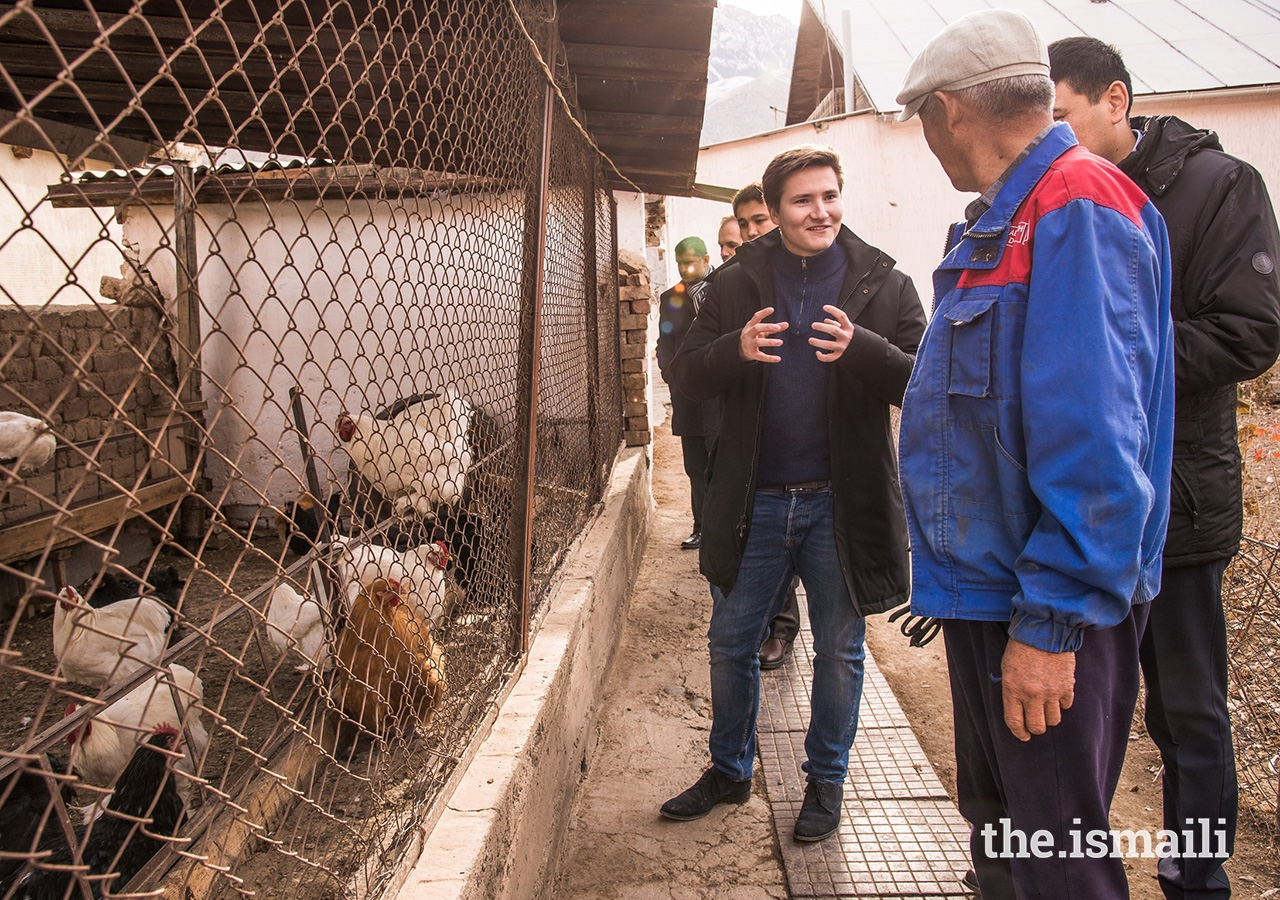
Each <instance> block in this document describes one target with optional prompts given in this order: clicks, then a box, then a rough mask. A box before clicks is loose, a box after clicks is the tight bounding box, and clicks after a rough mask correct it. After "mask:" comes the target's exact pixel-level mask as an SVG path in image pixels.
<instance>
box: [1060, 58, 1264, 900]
mask: <svg viewBox="0 0 1280 900" xmlns="http://www.w3.org/2000/svg"><path fill="white" fill-rule="evenodd" d="M1049 59H1050V63H1051V70H1052V71H1051V77H1052V78H1053V80H1054V82H1055V85H1056V90H1057V96H1056V100H1055V104H1054V117H1055V118H1059V119H1065V120H1066V121H1067V122H1068V123H1069V124H1070V125H1071V127H1072V129H1073V130H1074V131H1075V132H1076V137H1077V138H1078V139H1079V140H1080V143H1081V144H1083V145H1084V146H1085V147H1087V148H1088V149H1090V150H1092V151H1093V152H1094V153H1097V154H1098V155H1099V156H1103V157H1106V158H1107V159H1109V160H1111V161H1112V162H1114V163H1116V164H1117V165H1118V166H1119V167H1120V169H1121V171H1123V172H1124V173H1125V174H1126V175H1128V176H1129V177H1130V178H1132V179H1133V180H1134V182H1135V183H1136V184H1137V185H1138V186H1139V187H1141V188H1142V189H1143V190H1144V191H1145V192H1146V193H1147V196H1149V197H1150V198H1151V201H1152V203H1153V204H1155V207H1156V209H1158V210H1159V211H1160V214H1161V215H1163V216H1164V219H1165V223H1166V224H1167V225H1168V227H1169V244H1170V249H1171V250H1172V252H1173V298H1172V308H1173V319H1174V344H1175V352H1176V358H1175V362H1174V372H1175V383H1176V393H1177V413H1176V423H1175V426H1174V449H1173V454H1174V455H1173V485H1172V503H1171V509H1170V516H1169V532H1168V540H1167V542H1166V544H1165V550H1164V570H1163V574H1162V579H1161V590H1160V594H1159V595H1158V596H1157V597H1156V598H1155V599H1154V600H1153V601H1152V604H1151V617H1150V619H1149V620H1148V623H1147V631H1146V634H1145V636H1144V637H1143V642H1142V651H1141V661H1142V672H1143V676H1144V678H1145V679H1146V684H1147V704H1146V722H1147V730H1148V732H1149V733H1150V735H1151V738H1152V740H1153V741H1155V743H1156V746H1158V747H1159V748H1160V755H1161V758H1162V759H1163V761H1164V766H1165V770H1164V827H1165V828H1166V829H1168V830H1170V831H1173V832H1176V833H1178V834H1183V833H1186V832H1187V831H1188V830H1189V829H1193V828H1194V833H1195V836H1196V837H1197V838H1198V837H1199V836H1200V835H1202V834H1203V835H1205V836H1208V835H1209V834H1210V833H1212V834H1213V835H1214V837H1213V838H1212V839H1211V840H1210V841H1209V846H1200V842H1199V841H1198V840H1193V841H1192V844H1191V845H1189V846H1180V847H1179V848H1178V850H1179V851H1180V853H1179V855H1178V856H1173V857H1169V858H1167V859H1161V860H1160V864H1159V867H1158V873H1159V878H1160V886H1161V888H1162V889H1163V891H1164V894H1165V896H1166V897H1168V898H1170V900H1180V898H1184V897H1185V898H1191V897H1195V898H1198V900H1225V898H1227V897H1230V896H1231V887H1230V884H1229V883H1228V881H1227V875H1226V873H1225V872H1224V871H1223V868H1222V863H1223V862H1224V861H1225V859H1226V857H1225V856H1222V855H1220V854H1219V848H1220V846H1221V844H1220V842H1219V840H1218V838H1217V835H1218V834H1220V833H1223V832H1225V841H1224V842H1223V843H1225V847H1226V852H1227V855H1229V854H1230V853H1231V849H1232V845H1233V843H1234V839H1235V823H1236V809H1237V793H1236V771H1235V760H1234V756H1233V753H1232V748H1231V721H1230V717H1229V715H1228V710H1227V638H1226V622H1225V617H1224V615H1223V609H1222V575H1223V572H1224V571H1225V569H1226V565H1227V562H1228V561H1229V560H1230V559H1231V557H1232V556H1234V555H1235V553H1236V551H1237V550H1238V549H1239V546H1240V532H1241V521H1242V512H1241V503H1240V478H1241V467H1240V449H1239V445H1238V444H1237V437H1236V384H1237V383H1238V382H1241V381H1246V380H1248V379H1251V378H1256V377H1258V376H1259V375H1261V374H1263V373H1264V372H1266V371H1267V370H1268V369H1269V368H1270V367H1271V366H1272V364H1273V363H1274V362H1275V360H1276V354H1277V350H1278V349H1280V279H1278V277H1277V274H1276V271H1275V265H1276V257H1277V254H1280V234H1278V233H1277V228H1276V217H1275V211H1274V209H1273V207H1272V205H1271V199H1270V197H1268V195H1267V189H1266V185H1264V184H1263V181H1262V178H1261V176H1260V175H1259V174H1258V173H1257V171H1255V170H1254V169H1253V167H1252V166H1250V165H1248V164H1247V163H1244V162H1241V161H1240V160H1238V159H1235V158H1234V157H1231V156H1228V155H1227V154H1226V153H1223V152H1222V146H1221V144H1219V143H1218V138H1217V135H1215V134H1213V133H1212V132H1209V131H1201V130H1198V129H1196V128H1193V127H1191V126H1190V125H1188V124H1187V123H1186V122H1183V121H1182V120H1180V119H1177V118H1174V117H1173V116H1153V117H1151V118H1141V117H1134V118H1133V119H1130V118H1129V105H1130V98H1131V95H1132V85H1131V82H1130V78H1129V73H1128V71H1127V70H1126V69H1125V66H1124V62H1123V60H1122V59H1121V58H1120V55H1119V53H1117V52H1116V50H1115V49H1114V48H1112V47H1109V46H1108V45H1106V44H1104V43H1102V42H1101V41H1099V40H1096V39H1095V38H1087V37H1075V38H1066V39H1064V40H1061V41H1058V42H1056V43H1054V44H1051V45H1050V46H1049Z"/></svg>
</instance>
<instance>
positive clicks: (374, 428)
mask: <svg viewBox="0 0 1280 900" xmlns="http://www.w3.org/2000/svg"><path fill="white" fill-rule="evenodd" d="M548 13H549V10H548V9H544V8H543V7H542V6H541V5H540V4H539V3H537V2H534V0H526V2H524V3H521V4H516V3H501V2H493V3H467V2H456V0H455V2H450V0H429V2H423V3H417V4H383V3H380V2H377V0H351V2H340V3H334V4H326V5H323V6H316V5H314V4H308V3H303V2H299V0H279V2H276V3H272V4H268V5H260V4H257V3H251V2H247V0H236V2H213V0H198V2H193V0H172V2H169V0H166V2H163V3H154V4H146V5H142V4H130V3H127V2H119V3H109V4H108V3H90V4H83V3H81V4H78V5H77V4H73V3H71V2H67V0H52V2H47V3H45V2H42V3H39V4H36V3H32V2H27V0H20V2H17V3H9V4H2V5H0V46H2V47H3V54H0V410H3V411H0V611H2V613H3V618H2V619H0V621H2V622H3V624H4V625H5V631H4V637H3V643H2V644H0V685H3V693H4V696H5V697H6V698H7V699H8V703H7V705H6V707H5V710H4V713H3V715H0V897H5V898H7V897H24V896H28V895H33V896H66V897H90V896H99V895H102V894H104V893H106V892H110V893H113V894H115V895H119V894H121V893H127V894H131V895H138V894H142V893H144V892H147V891H155V890H160V891H162V892H163V896H166V897H200V898H207V897H224V896H225V897H229V896H234V895H237V894H239V895H246V896H254V895H257V896H282V895H283V894H285V893H288V894H289V895H290V896H303V897H309V898H319V897H360V898H365V897H377V896H386V895H388V894H391V893H393V892H394V890H395V888H396V887H397V886H398V884H399V879H400V878H401V877H402V876H403V874H404V872H405V866H406V863H407V862H412V860H413V859H414V858H416V855H417V854H418V852H419V851H420V850H421V847H422V840H423V835H424V833H425V832H427V831H429V828H430V825H431V823H432V821H434V819H433V815H434V814H438V804H436V800H437V798H439V797H440V796H441V794H442V792H443V791H444V790H445V789H446V787H447V785H448V782H449V779H450V777H451V776H452V775H453V773H454V772H455V771H456V770H458V768H459V766H460V765H461V763H462V762H463V761H464V760H465V759H466V757H467V754H468V753H469V751H470V748H471V747H472V746H473V743H474V739H475V737H476V735H477V733H478V731H480V730H481V729H482V727H483V725H484V722H485V719H486V717H487V716H489V715H491V714H492V711H493V709H494V701H495V698H496V697H497V696H498V694H499V692H500V691H501V689H502V687H503V685H504V684H505V683H506V682H507V681H508V680H509V678H510V676H511V674H512V672H513V671H514V668H515V666H516V664H517V661H518V658H519V654H520V653H521V652H522V649H523V648H524V647H525V645H526V642H527V638H528V629H529V624H528V623H529V621H530V619H531V618H536V616H537V615H538V613H539V609H540V606H541V605H545V601H546V598H547V596H548V595H549V593H550V590H551V588H552V586H553V584H554V579H555V577H556V572H557V569H558V566H559V564H560V563H561V561H562V560H563V559H564V556H565V553H566V550H567V549H568V548H569V547H570V545H571V544H572V542H573V540H574V538H575V537H576V536H577V535H578V534H579V533H580V532H581V531H582V529H583V527H584V525H585V523H586V522H587V520H588V517H589V516H590V514H591V512H592V510H593V508H594V507H595V506H596V504H597V503H598V502H599V500H600V499H601V496H602V493H603V490H604V486H605V484H606V482H607V478H608V473H609V471H610V468H611V466H612V462H613V459H614V456H615V454H616V452H617V449H618V446H619V443H620V441H621V439H622V426H623V420H622V416H621V413H622V394H621V387H620V374H619V369H620V366H619V361H618V352H619V351H618V339H619V338H618V334H619V332H618V327H619V320H618V294H617V264H616V257H617V250H616V235H615V220H616V213H615V210H614V206H613V202H612V199H611V195H610V193H609V191H608V190H607V189H606V181H605V178H604V175H603V172H602V170H601V165H600V159H599V157H598V155H597V154H596V153H595V152H594V151H593V149H592V148H591V147H590V145H589V143H588V141H587V139H586V138H585V136H584V134H583V133H582V131H581V129H580V128H579V127H578V125H577V123H576V121H575V120H574V119H573V118H571V117H570V116H569V114H568V113H567V112H566V109H565V106H564V105H563V104H562V103H560V102H558V98H557V97H556V96H555V94H553V93H552V91H551V90H550V89H549V87H548V82H547V79H546V77H545V70H544V68H543V65H542V59H544V58H545V59H547V60H548V64H549V65H551V66H552V67H553V68H555V67H556V62H557V54H556V53H555V52H554V47H555V35H554V32H555V29H554V24H553V22H552V21H551V20H550V18H549V15H548ZM559 70H560V71H562V70H563V66H559ZM568 86H569V85H568V83H567V82H565V83H564V87H563V88H562V90H567V88H568ZM570 95H571V94H570ZM40 891H44V892H45V893H39V892H40Z"/></svg>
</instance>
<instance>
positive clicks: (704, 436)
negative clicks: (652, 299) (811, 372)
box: [658, 237, 720, 550]
mask: <svg viewBox="0 0 1280 900" xmlns="http://www.w3.org/2000/svg"><path fill="white" fill-rule="evenodd" d="M676 266H677V267H678V268H679V271H680V281H678V282H677V283H676V285H675V286H674V287H672V288H670V289H669V290H666V291H664V292H663V293H662V296H661V298H659V299H660V304H661V305H660V306H659V308H658V370H659V371H660V372H661V373H662V380H663V381H665V382H667V384H669V385H671V433H672V434H674V435H676V436H677V437H679V438H680V445H681V448H682V449H683V451H684V472H685V474H686V475H687V476H689V501H690V506H692V507H693V531H692V533H690V535H689V536H688V537H687V538H685V539H684V540H683V541H682V542H681V543H680V548H681V549H682V550H697V549H698V547H700V546H701V545H702V497H703V495H704V493H705V492H706V486H707V481H706V472H707V457H708V452H709V449H710V446H711V443H712V442H713V441H714V440H715V438H716V435H717V434H719V433H720V403H719V401H718V400H714V399H713V400H694V399H693V398H692V397H690V396H688V395H687V394H685V393H683V392H682V391H681V390H680V389H679V388H677V387H676V386H675V385H674V384H671V379H670V377H668V375H667V367H668V366H669V365H670V364H671V360H672V359H674V358H675V355H676V351H677V350H679V349H680V342H681V341H683V340H684V336H685V335H686V334H688V332H689V326H690V325H692V324H693V319H694V317H695V316H696V315H697V314H698V308H699V307H700V306H701V305H702V298H703V295H704V293H705V291H706V287H707V285H706V281H705V279H706V277H707V273H708V272H709V271H710V270H711V256H710V255H709V254H708V253H707V245H706V244H705V243H703V241H702V238H700V237H687V238H685V239H684V240H682V241H681V242H680V243H678V244H676Z"/></svg>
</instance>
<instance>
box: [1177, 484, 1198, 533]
mask: <svg viewBox="0 0 1280 900" xmlns="http://www.w3.org/2000/svg"><path fill="white" fill-rule="evenodd" d="M1173 480H1174V481H1175V482H1176V483H1177V485H1178V487H1180V488H1182V496H1183V497H1185V498H1186V501H1187V509H1188V510H1189V511H1190V512H1191V530H1192V531H1199V530H1200V508H1199V507H1198V506H1196V498H1195V495H1194V494H1193V493H1191V486H1190V485H1189V484H1187V479H1186V477H1185V476H1183V474H1182V473H1181V472H1179V471H1178V470H1177V469H1174V470H1173Z"/></svg>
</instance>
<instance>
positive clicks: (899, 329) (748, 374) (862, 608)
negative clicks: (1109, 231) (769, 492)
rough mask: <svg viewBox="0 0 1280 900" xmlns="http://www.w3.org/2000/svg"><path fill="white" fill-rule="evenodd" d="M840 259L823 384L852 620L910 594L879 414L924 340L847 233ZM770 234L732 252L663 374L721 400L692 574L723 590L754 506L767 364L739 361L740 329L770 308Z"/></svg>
mask: <svg viewBox="0 0 1280 900" xmlns="http://www.w3.org/2000/svg"><path fill="white" fill-rule="evenodd" d="M837 240H838V241H839V242H840V245H841V246H842V247H843V248H844V250H845V252H846V253H847V254H848V256H849V271H848V275H847V276H846V277H845V280H844V284H843V285H842V286H841V288H840V307H841V308H842V309H843V310H844V311H845V314H846V315H848V316H849V318H850V320H852V321H853V323H854V332H853V339H852V340H851V341H850V342H849V346H848V348H847V349H846V350H845V352H844V353H843V354H842V355H841V357H840V359H839V360H837V361H836V362H835V363H832V371H831V374H830V375H829V377H828V379H827V422H828V426H829V432H830V441H831V487H832V492H833V494H834V497H835V520H836V547H837V550H838V553H839V557H840V568H841V570H842V571H843V572H844V579H845V584H846V585H847V586H848V589H849V595H850V597H852V598H853V603H854V606H855V607H856V609H857V610H858V612H859V614H860V615H864V616H865V615H868V614H870V613H875V612H883V611H884V610H886V609H890V608H892V607H894V606H897V605H899V604H901V603H904V602H905V601H906V600H907V598H908V595H909V592H910V585H911V578H910V564H909V556H908V544H907V525H906V518H905V515H904V513H903V508H902V494H901V492H900V490H899V487H898V465H897V456H896V454H895V452H894V436H893V430H892V427H891V425H890V421H889V407H890V406H891V405H893V406H900V405H901V404H902V394H903V392H904V391H905V390H906V387H907V380H908V379H909V378H910V376H911V367H912V365H914V363H915V352H916V347H918V346H919V344H920V338H921V335H923V334H924V328H925V316H924V309H923V308H922V307H921V305H920V298H919V297H918V296H917V295H916V290H915V287H914V285H912V283H911V279H910V278H908V277H907V276H906V275H904V274H903V273H901V272H899V271H897V270H896V269H895V268H894V267H893V266H894V262H893V260H892V259H890V258H889V257H888V256H887V255H885V254H884V253H882V252H881V251H879V250H877V249H876V248H875V247H872V246H870V245H869V244H867V243H865V242H864V241H863V240H862V239H861V238H859V237H858V236H857V235H855V234H854V233H853V232H852V231H850V230H849V229H848V228H843V227H842V228H841V229H840V234H839V236H838V238H837ZM781 242H782V236H781V232H780V231H779V230H774V231H772V232H770V233H769V234H766V235H764V236H762V237H759V238H757V239H756V240H754V241H751V242H750V243H748V244H744V245H743V246H741V247H739V248H738V252H737V254H736V255H735V256H734V257H733V259H731V260H730V261H729V263H728V264H727V265H725V266H723V267H722V268H720V269H718V270H717V271H716V272H715V273H714V275H713V276H712V278H711V290H710V292H709V293H708V296H707V298H706V301H705V303H704V304H703V306H702V311H701V312H700V313H699V314H698V317H697V319H696V320H695V321H694V323H693V327H692V328H690V330H689V334H688V335H687V336H686V337H685V340H684V343H683V344H682V345H681V347H680V350H679V352H677V354H676V358H675V359H674V360H673V361H672V363H671V367H670V370H671V374H672V376H673V378H674V381H675V383H676V385H677V386H678V387H679V388H680V389H681V390H683V391H684V392H685V393H686V394H689V395H690V396H691V397H696V398H700V399H710V398H711V397H716V396H719V397H721V399H722V410H721V411H722V420H721V426H720V438H719V440H718V441H717V442H716V444H715V446H714V449H713V450H712V454H711V463H710V465H709V466H708V478H707V493H706V499H705V501H704V502H703V509H702V551H701V560H700V561H701V567H702V574H703V575H705V576H706V577H707V579H708V580H709V581H710V582H711V583H712V584H714V585H716V586H717V587H718V588H720V590H721V591H723V592H724V593H726V594H727V593H729V592H730V591H731V590H733V585H734V582H735V581H736V580H737V577H738V567H739V564H740V563H741V562H742V550H743V547H744V546H745V545H746V541H747V531H748V527H749V525H750V522H751V513H752V508H753V504H754V502H755V488H756V472H757V465H758V463H759V457H760V423H761V420H762V416H763V413H764V388H765V380H766V379H767V378H768V377H769V364H767V363H761V362H754V361H751V362H749V361H746V360H743V359H742V357H741V356H740V355H739V352H738V339H739V334H740V332H741V331H742V328H743V326H744V325H746V323H747V322H748V321H749V320H750V319H751V317H752V316H753V315H754V314H755V313H756V312H757V311H759V310H760V309H763V308H764V307H766V306H773V305H774V292H773V268H772V263H771V261H772V258H773V253H774V251H775V250H776V249H777V248H778V247H779V246H780V244H781Z"/></svg>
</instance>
